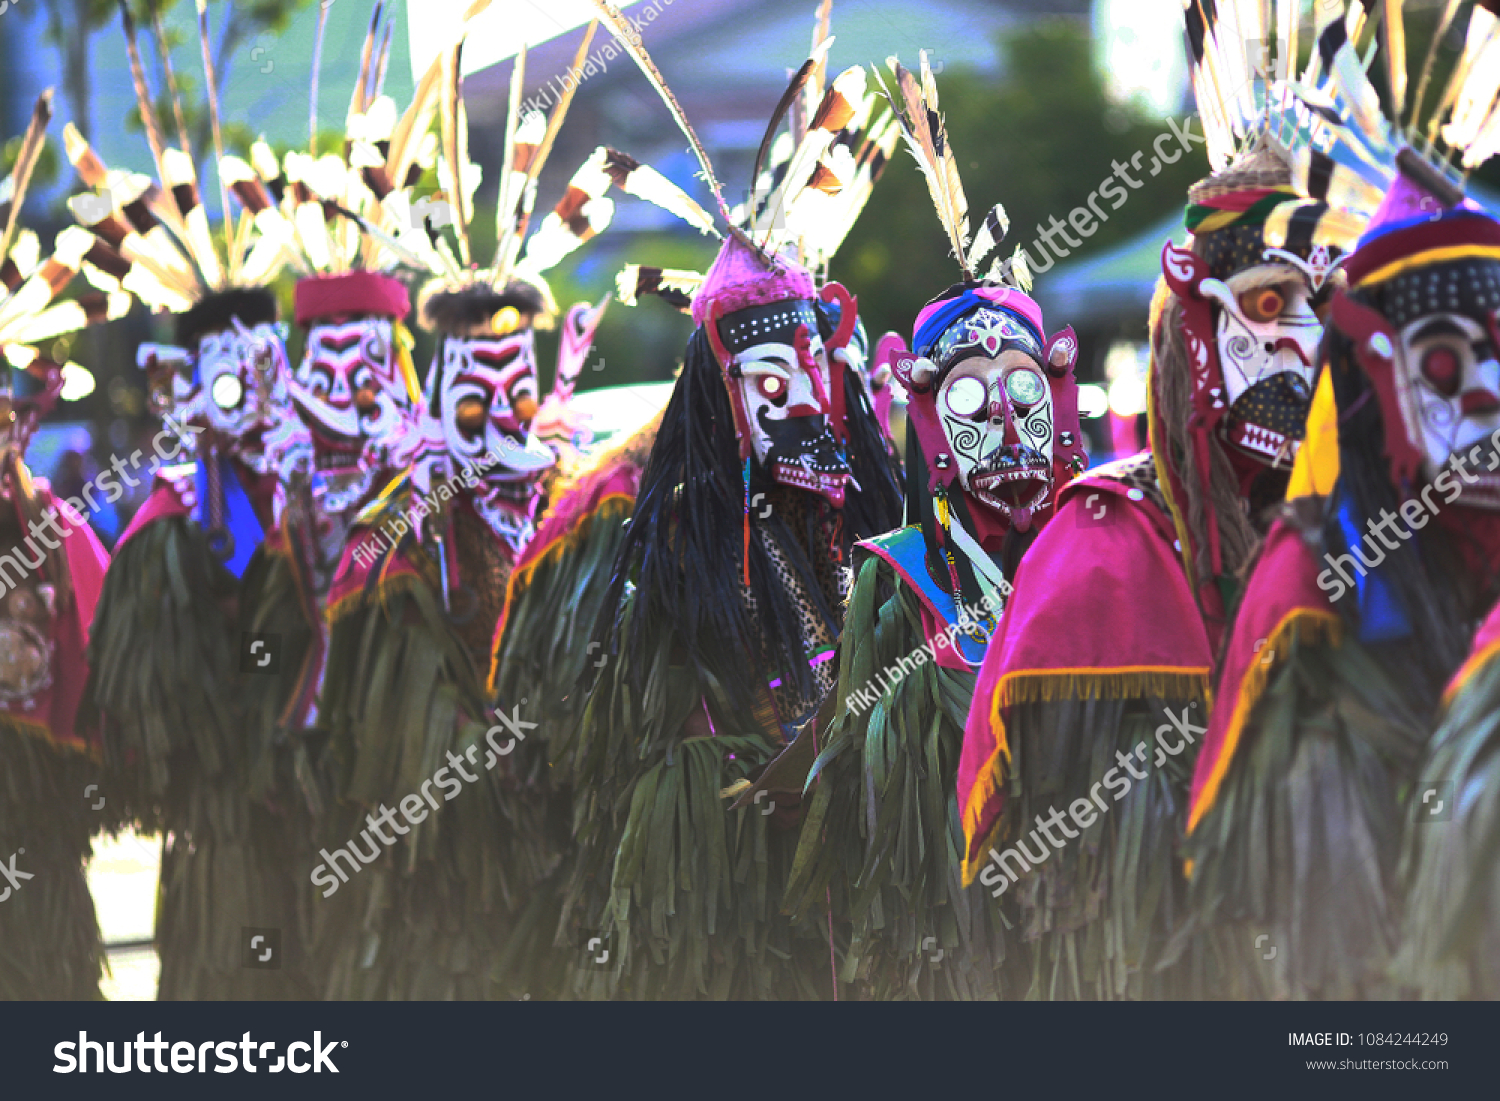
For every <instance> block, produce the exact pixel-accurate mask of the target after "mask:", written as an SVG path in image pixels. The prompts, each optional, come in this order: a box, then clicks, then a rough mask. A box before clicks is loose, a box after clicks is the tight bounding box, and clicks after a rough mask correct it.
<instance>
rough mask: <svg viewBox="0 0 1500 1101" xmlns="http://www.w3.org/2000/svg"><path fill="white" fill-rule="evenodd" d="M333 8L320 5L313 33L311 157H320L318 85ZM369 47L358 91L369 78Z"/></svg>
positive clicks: (327, 2)
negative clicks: (329, 15) (329, 17)
mask: <svg viewBox="0 0 1500 1101" xmlns="http://www.w3.org/2000/svg"><path fill="white" fill-rule="evenodd" d="M331 7H333V0H322V2H320V3H319V4H318V26H317V29H316V30H315V31H314V32H313V58H312V91H311V92H310V93H309V94H308V104H307V152H308V154H309V155H310V156H314V157H316V156H317V155H318V84H319V77H321V76H322V75H323V38H324V36H325V35H326V34H327V32H328V9H329V8H331ZM375 18H376V19H377V20H378V19H379V18H380V5H379V4H376V5H375ZM368 67H369V46H368V44H367V45H366V49H365V56H364V58H363V61H362V64H361V67H360V73H359V79H358V80H357V81H355V84H354V86H355V89H356V91H357V90H358V89H360V88H362V87H363V86H364V83H365V81H366V79H367V78H368V75H369V74H368Z"/></svg>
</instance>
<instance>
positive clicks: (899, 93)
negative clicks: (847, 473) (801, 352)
mask: <svg viewBox="0 0 1500 1101" xmlns="http://www.w3.org/2000/svg"><path fill="white" fill-rule="evenodd" d="M890 65H891V69H892V71H893V73H894V79H895V85H896V97H897V98H895V99H893V100H892V104H893V106H895V105H897V104H899V107H898V108H897V117H898V118H900V119H901V124H902V131H903V133H904V134H905V136H906V139H907V143H908V145H909V147H910V149H911V151H912V153H913V155H914V156H915V157H916V160H917V163H918V165H919V166H920V168H921V170H922V173H923V175H924V176H925V177H926V179H927V182H928V185H929V189H930V190H931V193H932V197H933V200H934V202H935V204H936V206H937V211H938V217H939V220H940V221H941V222H942V224H943V227H944V229H945V230H946V231H947V236H948V241H949V244H950V245H951V247H952V250H953V253H954V255H955V256H956V257H957V259H958V263H959V268H960V271H961V273H962V282H960V283H957V284H955V285H954V286H952V287H950V288H949V289H948V290H946V291H945V292H943V294H941V295H939V296H938V297H937V298H936V299H934V300H933V301H932V302H930V303H929V304H928V305H927V306H926V308H924V309H923V311H922V313H921V315H920V316H919V317H918V319H917V323H916V327H915V332H914V336H913V346H914V348H915V350H916V351H915V355H913V354H912V353H909V352H907V350H906V349H905V347H904V346H903V345H902V343H901V340H900V338H899V337H897V336H896V335H895V334H888V335H887V336H886V337H885V338H884V339H883V340H882V341H881V342H880V358H881V360H882V361H883V362H884V363H886V364H892V365H894V370H895V375H896V377H897V378H898V379H899V380H900V381H901V384H902V385H903V386H904V387H905V389H906V391H907V394H908V396H909V403H908V406H907V425H908V437H907V446H908V452H907V466H906V470H907V492H906V501H907V514H908V517H909V523H908V525H907V526H903V527H898V528H896V529H895V530H893V531H887V532H884V533H882V534H880V535H878V536H877V537H875V538H872V539H869V540H867V541H865V542H862V543H860V544H859V549H860V551H862V552H863V555H862V557H863V562H862V564H861V565H860V566H859V570H858V578H857V580H856V581H855V585H854V592H853V595H852V596H851V597H850V601H849V612H848V618H847V619H846V621H845V623H844V637H843V640H842V642H841V644H840V669H839V687H838V692H837V695H838V710H837V713H836V714H835V716H834V718H833V720H832V723H831V725H830V726H829V727H828V729H827V731H826V733H825V734H824V736H823V739H822V741H823V749H822V752H821V754H818V755H817V759H816V762H814V761H813V752H812V751H813V747H812V746H811V745H808V746H806V747H804V748H803V750H802V753H801V756H802V762H801V766H800V768H798V769H796V770H795V772H794V775H795V778H796V779H797V780H798V781H799V784H800V783H801V782H803V781H806V780H807V779H808V776H809V767H808V766H809V765H811V766H812V768H811V775H812V777H813V779H812V780H811V781H810V783H811V786H812V796H811V807H810V810H809V813H808V815H807V818H806V820H805V822H804V823H803V827H802V837H801V842H800V846H799V849H798V854H797V863H796V871H795V872H794V874H793V880H792V883H791V885H790V888H789V895H790V896H791V897H792V899H793V900H794V901H795V904H796V906H797V907H799V909H813V910H822V909H824V908H825V907H826V906H828V905H830V904H831V907H832V910H833V912H834V913H835V914H838V915H841V916H846V917H847V918H848V919H849V920H850V921H851V922H852V940H851V947H850V949H849V952H848V954H847V956H846V958H845V962H844V968H843V972H842V974H841V978H842V980H843V981H845V982H847V983H851V984H853V989H854V990H855V991H857V992H858V993H859V994H860V995H861V996H864V997H869V998H873V999H881V1000H884V999H888V998H893V997H903V996H917V997H934V996H937V997H962V998H975V997H990V998H994V997H1002V996H1006V995H1007V994H1008V995H1010V996H1015V995H1016V994H1018V993H1019V992H1020V990H1019V989H1016V988H1018V987H1019V988H1021V989H1024V978H1020V979H1017V978H1009V979H1007V978H1006V977H1005V972H1006V970H1007V959H1010V960H1014V959H1015V957H1016V956H1017V954H1018V949H1019V946H1018V945H1015V944H1007V940H1006V935H1005V933H1004V931H1003V921H1002V917H1001V914H1000V911H999V909H998V908H997V907H995V906H994V905H993V903H992V902H991V900H990V898H989V897H988V896H987V894H984V893H982V892H980V891H977V890H976V891H964V890H963V889H962V888H961V887H960V884H959V877H958V869H959V864H960V860H961V858H962V855H963V831H962V828H961V826H960V824H959V814H958V805H957V803H956V800H955V796H954V781H955V777H956V774H957V768H958V756H959V751H960V748H961V746H962V743H963V720H964V716H965V714H966V713H967V710H968V703H969V698H970V697H971V696H972V694H973V688H974V675H975V671H976V670H977V668H978V666H979V662H980V660H981V659H982V657H983V655H984V648H985V645H986V643H987V642H988V640H989V637H990V635H991V633H992V632H993V630H994V628H995V625H996V623H997V622H998V620H999V617H1000V614H1001V610H1002V608H1003V607H1004V604H1005V599H1006V596H1007V594H1008V593H1009V591H1010V584H1009V582H1008V581H1007V577H1008V576H1012V575H1013V574H1014V570H1015V565H1016V562H1017V561H1018V560H1019V558H1020V556H1021V554H1022V552H1023V551H1024V549H1025V547H1026V546H1027V545H1028V544H1029V542H1030V541H1031V539H1032V538H1034V537H1035V534H1036V532H1037V530H1038V529H1039V528H1040V527H1041V526H1042V525H1044V524H1045V523H1046V522H1047V521H1048V520H1049V519H1050V518H1051V515H1052V501H1053V496H1054V494H1055V491H1056V489H1057V487H1058V486H1059V485H1061V484H1064V483H1066V482H1067V481H1068V480H1069V479H1070V478H1072V477H1073V476H1074V475H1076V474H1077V473H1078V472H1079V471H1081V470H1082V469H1083V467H1084V465H1085V456H1084V449H1083V442H1082V435H1081V432H1080V430H1079V426H1078V391H1077V385H1076V383H1075V382H1074V380H1073V373H1072V369H1073V362H1074V360H1075V358H1076V355H1077V348H1078V344H1077V340H1076V339H1075V338H1074V336H1073V331H1072V330H1071V329H1064V330H1063V331H1061V332H1059V333H1057V334H1055V335H1054V336H1052V337H1051V338H1050V339H1049V338H1048V337H1047V335H1046V330H1045V328H1044V327H1043V322H1042V314H1041V310H1040V309H1039V308H1038V307H1037V305H1036V303H1035V302H1033V301H1032V299H1031V298H1030V297H1029V296H1028V295H1027V294H1026V291H1025V290H1023V287H1026V286H1029V283H1030V280H1029V277H1028V276H1027V273H1026V270H1025V263H1024V259H1023V258H1021V257H1020V256H1019V254H1018V257H1017V260H1016V261H1013V262H1012V263H1009V264H1004V265H1002V264H1001V263H999V262H998V259H997V262H996V264H995V265H994V267H993V268H992V269H991V271H990V276H989V278H980V277H978V276H977V275H976V273H977V272H978V270H979V267H980V265H981V264H982V263H983V262H984V260H985V259H986V258H987V257H988V255H989V254H990V253H991V252H992V251H993V250H994V249H995V248H996V247H997V246H998V245H999V243H1000V240H1001V239H1002V238H1003V236H1004V233H1005V227H1006V223H1007V219H1006V215H1005V211H1004V208H1003V207H1001V206H998V205H997V206H995V207H993V208H992V209H990V210H988V211H986V214H985V217H984V218H983V220H982V222H981V224H980V227H979V230H978V232H977V234H976V235H975V238H974V240H973V242H972V244H971V242H970V234H969V219H968V201H967V199H966V198H965V196H964V193H963V189H962V184H961V182H960V180H959V176H958V171H957V164H956V161H955V157H954V153H953V150H952V146H951V144H950V143H949V141H948V135H947V133H946V132H945V130H944V128H943V125H942V121H941V116H940V114H939V113H938V101H937V90H936V86H935V83H934V82H933V79H932V74H931V71H930V69H929V68H928V64H927V56H926V53H925V52H924V53H923V54H922V57H921V79H920V80H918V78H917V77H916V76H914V75H913V74H912V73H910V72H908V71H907V70H906V69H905V68H903V67H902V66H901V65H900V64H899V63H898V62H897V61H896V60H895V59H894V58H892V59H891V61H890ZM1013 280H1015V281H1013ZM1018 282H1019V285H1018ZM882 673H883V675H882ZM872 738H874V739H875V742H872V741H871V739H872ZM802 741H803V739H798V742H799V743H801V742H802ZM876 742H878V743H880V744H879V746H878V748H877V746H876ZM796 750H797V746H795V745H794V747H793V750H791V751H789V755H790V754H791V753H792V752H795V751H796ZM781 763H782V762H778V765H780V764H781ZM825 900H828V901H825ZM933 959H940V960H942V961H943V962H942V966H941V967H940V968H936V969H935V968H933V967H930V966H927V965H926V963H927V961H930V960H933ZM1011 966H1012V967H1013V966H1014V964H1013V963H1012V964H1011ZM1023 975H1024V973H1023Z"/></svg>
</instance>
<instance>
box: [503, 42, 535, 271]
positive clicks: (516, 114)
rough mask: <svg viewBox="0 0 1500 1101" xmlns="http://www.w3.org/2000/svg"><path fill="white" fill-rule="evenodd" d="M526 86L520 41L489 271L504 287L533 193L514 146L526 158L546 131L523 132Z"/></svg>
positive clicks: (527, 117)
mask: <svg viewBox="0 0 1500 1101" xmlns="http://www.w3.org/2000/svg"><path fill="white" fill-rule="evenodd" d="M525 87H526V45H525V43H522V44H521V48H520V50H519V51H517V53H516V60H515V65H514V67H513V68H512V69H511V74H510V97H509V101H508V103H507V105H506V109H505V152H504V160H503V161H502V164H503V165H504V168H503V169H502V170H501V173H500V188H499V193H498V194H497V196H496V198H495V237H496V242H495V260H494V263H493V264H491V266H490V271H491V278H492V279H493V280H494V282H495V286H497V287H504V286H505V284H506V283H507V282H508V281H509V278H510V257H511V254H512V253H513V252H515V251H516V246H517V245H518V243H519V241H520V238H518V237H517V236H516V231H517V230H518V229H520V223H521V220H522V218H524V217H525V210H524V207H525V205H526V203H527V202H528V201H529V200H531V201H534V196H528V195H527V190H528V188H527V183H528V181H529V179H530V177H529V175H528V173H527V169H528V168H529V167H530V165H529V163H527V164H521V165H519V166H518V165H517V163H516V158H517V150H518V147H523V146H524V147H527V148H528V149H529V151H528V152H526V153H524V154H523V155H524V156H525V158H526V160H527V161H528V162H529V161H530V153H531V152H534V151H535V148H534V147H535V144H536V143H537V142H538V141H539V140H540V138H541V136H542V135H544V134H545V133H546V131H545V130H543V131H542V134H541V135H539V134H536V133H535V129H536V127H535V126H534V125H533V126H532V127H531V129H532V131H533V132H532V133H531V134H529V135H523V134H522V130H523V128H525V127H526V126H527V124H528V123H531V122H532V121H533V116H532V113H531V112H528V113H527V114H526V115H522V113H521V93H522V92H523V91H524V90H525ZM523 139H524V140H523Z"/></svg>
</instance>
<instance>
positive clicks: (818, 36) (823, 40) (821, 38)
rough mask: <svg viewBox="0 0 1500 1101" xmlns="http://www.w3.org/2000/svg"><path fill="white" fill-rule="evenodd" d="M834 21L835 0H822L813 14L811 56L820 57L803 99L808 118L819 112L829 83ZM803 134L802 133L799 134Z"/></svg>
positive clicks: (799, 135)
mask: <svg viewBox="0 0 1500 1101" xmlns="http://www.w3.org/2000/svg"><path fill="white" fill-rule="evenodd" d="M832 22H833V0H822V3H820V4H819V5H818V10H817V11H816V12H815V13H814V15H813V37H812V49H811V50H810V51H809V53H808V56H809V57H815V58H817V59H818V64H817V67H816V68H814V69H813V74H812V79H811V80H809V81H808V82H807V90H806V96H805V98H804V99H803V109H804V110H805V112H806V115H807V117H808V118H812V116H813V115H815V114H816V113H817V110H818V104H819V103H821V102H822V100H823V91H824V88H825V87H826V86H827V84H828V45H827V44H829V43H831V42H832V41H833V38H832V30H831V25H832ZM797 136H798V137H799V138H800V137H801V136H802V135H801V134H800V133H799V134H798V135H797Z"/></svg>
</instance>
